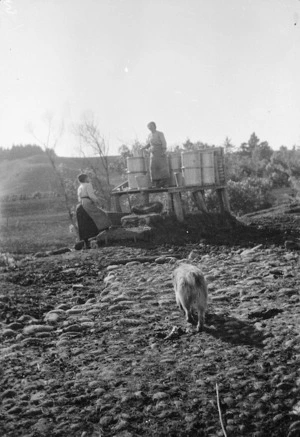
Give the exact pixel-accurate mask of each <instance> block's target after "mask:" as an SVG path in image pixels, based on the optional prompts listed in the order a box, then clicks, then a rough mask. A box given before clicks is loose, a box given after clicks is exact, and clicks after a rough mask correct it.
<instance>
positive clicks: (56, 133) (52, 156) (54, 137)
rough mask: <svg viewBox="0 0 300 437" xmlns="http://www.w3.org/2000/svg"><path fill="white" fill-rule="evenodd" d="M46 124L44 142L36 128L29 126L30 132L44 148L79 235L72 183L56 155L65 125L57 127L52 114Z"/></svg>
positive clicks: (46, 117)
mask: <svg viewBox="0 0 300 437" xmlns="http://www.w3.org/2000/svg"><path fill="white" fill-rule="evenodd" d="M44 122H45V124H46V126H47V133H46V137H45V139H44V140H43V139H41V138H39V137H38V136H37V135H36V134H35V131H34V128H33V126H32V125H31V124H30V125H28V130H29V131H30V133H31V134H32V135H33V137H34V138H35V140H36V141H38V143H39V144H40V146H41V147H42V148H43V150H44V152H45V153H46V155H47V158H48V160H49V162H50V164H51V167H52V169H53V171H54V173H55V176H56V177H57V180H58V182H59V185H60V187H61V189H62V192H63V195H64V201H65V206H66V209H67V212H68V216H69V219H70V221H71V223H72V225H73V226H74V228H75V229H76V231H77V233H78V228H77V223H76V220H74V214H73V212H72V207H73V196H72V192H71V191H72V190H71V189H70V186H71V185H72V183H70V180H68V179H67V178H66V177H65V176H64V174H63V168H62V167H61V166H59V164H58V163H57V155H56V153H55V149H56V146H57V144H58V142H59V141H60V139H61V137H62V135H63V133H64V123H63V122H61V123H60V124H59V125H55V123H54V120H53V116H52V114H50V113H46V114H45V116H44Z"/></svg>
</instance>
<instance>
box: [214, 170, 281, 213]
mask: <svg viewBox="0 0 300 437" xmlns="http://www.w3.org/2000/svg"><path fill="white" fill-rule="evenodd" d="M271 189H272V182H271V181H269V180H268V179H265V178H245V179H243V180H242V181H232V180H230V181H228V183H227V192H228V196H229V202H230V208H231V211H232V212H233V214H235V215H237V216H239V215H243V214H247V213H249V212H254V211H258V210H260V209H265V208H270V207H271V206H272V205H273V203H274V200H275V199H274V198H273V196H272V194H271ZM206 204H207V207H208V210H209V211H218V210H219V201H218V197H217V194H216V192H215V191H214V190H211V191H210V192H209V191H208V192H207V193H206Z"/></svg>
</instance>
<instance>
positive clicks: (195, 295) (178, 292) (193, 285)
mask: <svg viewBox="0 0 300 437" xmlns="http://www.w3.org/2000/svg"><path fill="white" fill-rule="evenodd" d="M173 284H174V290H175V297H176V303H177V305H178V306H179V308H180V309H181V310H182V311H183V312H184V313H185V316H186V320H187V322H189V323H192V322H193V315H192V310H193V309H195V310H196V311H197V313H198V324H197V330H198V331H201V330H202V329H203V325H204V321H205V311H206V308H207V285H206V281H205V278H204V276H203V274H202V272H201V270H200V269H198V267H196V266H193V265H191V264H181V265H180V266H179V267H177V268H176V269H175V270H174V272H173Z"/></svg>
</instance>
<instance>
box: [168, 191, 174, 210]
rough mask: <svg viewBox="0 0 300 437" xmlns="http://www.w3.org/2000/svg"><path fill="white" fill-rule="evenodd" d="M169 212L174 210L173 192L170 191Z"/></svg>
mask: <svg viewBox="0 0 300 437" xmlns="http://www.w3.org/2000/svg"><path fill="white" fill-rule="evenodd" d="M168 212H169V214H170V213H171V214H172V213H173V212H174V203H173V194H172V193H168Z"/></svg>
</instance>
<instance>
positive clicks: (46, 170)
mask: <svg viewBox="0 0 300 437" xmlns="http://www.w3.org/2000/svg"><path fill="white" fill-rule="evenodd" d="M109 159H110V160H111V162H113V161H114V160H116V159H118V157H117V156H112V157H110V158H109ZM98 162H99V161H98V158H66V157H57V165H58V166H63V167H64V172H65V174H66V176H67V177H68V178H70V179H74V180H75V179H76V176H77V175H78V173H79V172H80V171H82V170H84V169H86V168H87V167H89V166H90V163H93V165H95V166H98ZM121 181H122V176H121V175H120V174H118V173H116V172H112V174H111V182H112V185H117V184H118V183H120V182H121ZM36 191H41V192H46V191H53V192H58V193H59V192H61V188H60V187H59V184H58V181H57V180H56V177H55V173H54V171H53V169H52V167H51V164H50V162H49V160H48V158H47V156H46V155H40V154H39V155H35V156H30V157H28V158H23V159H14V160H2V161H0V197H3V196H7V195H13V194H16V195H20V194H26V195H30V194H32V193H34V192H36Z"/></svg>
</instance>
